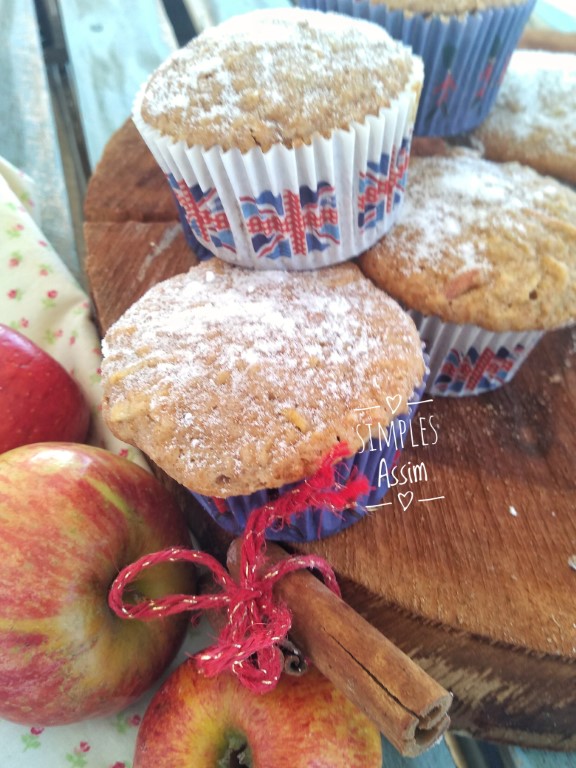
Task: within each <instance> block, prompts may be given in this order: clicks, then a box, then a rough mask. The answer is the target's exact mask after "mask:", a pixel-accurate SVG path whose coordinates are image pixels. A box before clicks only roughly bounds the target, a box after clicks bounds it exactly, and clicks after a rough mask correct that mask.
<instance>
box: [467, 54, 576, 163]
mask: <svg viewBox="0 0 576 768" xmlns="http://www.w3.org/2000/svg"><path fill="white" fill-rule="evenodd" d="M575 109H576V55H575V54H573V53H552V52H548V51H530V50H518V51H515V53H514V54H513V56H512V58H511V60H510V65H509V68H508V71H507V73H506V76H505V78H504V81H503V83H502V87H501V89H500V91H499V94H498V98H497V100H496V103H495V105H494V107H493V109H492V111H491V112H490V114H489V116H488V118H487V120H486V122H485V124H484V125H483V126H482V127H481V128H480V130H479V135H480V136H482V135H484V134H487V133H488V134H489V133H492V132H495V133H497V134H498V133H499V134H503V135H506V136H508V137H509V139H508V141H510V142H512V143H514V142H515V141H524V140H526V139H528V138H529V137H531V136H535V135H536V134H538V143H539V144H540V146H541V147H542V146H545V145H546V144H548V145H549V146H550V147H551V148H553V149H554V151H555V152H562V151H565V152H567V153H568V156H567V158H566V160H567V162H574V158H573V157H572V158H570V156H569V150H570V147H571V146H572V147H573V146H574V127H573V126H574V112H575ZM570 137H572V139H570ZM540 151H542V149H541V150H540Z"/></svg>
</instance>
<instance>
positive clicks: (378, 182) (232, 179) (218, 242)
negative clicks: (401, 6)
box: [133, 8, 423, 269]
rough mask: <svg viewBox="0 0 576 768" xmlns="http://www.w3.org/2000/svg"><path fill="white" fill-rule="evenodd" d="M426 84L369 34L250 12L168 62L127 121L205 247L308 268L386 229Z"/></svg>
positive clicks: (418, 66)
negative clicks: (158, 165) (155, 160)
mask: <svg viewBox="0 0 576 768" xmlns="http://www.w3.org/2000/svg"><path fill="white" fill-rule="evenodd" d="M422 81H423V67H422V61H421V60H420V59H419V58H417V57H415V56H412V54H411V52H410V50H409V49H408V48H406V47H405V46H404V45H402V44H401V43H398V42H397V41H394V40H392V38H391V37H390V36H389V35H388V34H387V33H386V32H385V31H384V30H383V29H381V28H380V27H378V26H376V25H374V24H370V23H369V22H366V21H362V20H354V21H350V20H349V19H344V18H343V17H342V16H341V15H338V14H328V15H327V14H322V13H320V12H316V11H302V10H298V9H295V8H291V9H284V10H281V9H271V10H262V11H254V12H252V13H247V14H243V15H241V16H238V17H233V18H231V19H228V20H227V21H226V22H224V23H222V24H220V25H219V26H217V27H213V28H210V29H207V30H206V31H205V32H203V33H202V34H201V35H199V36H198V37H196V38H194V39H193V40H191V42H190V43H189V44H188V45H187V46H186V47H184V48H182V49H180V50H178V51H176V52H175V53H174V54H173V55H172V56H171V57H170V58H169V59H168V60H167V61H166V62H164V63H163V64H162V65H161V66H160V67H159V69H158V70H157V71H156V72H154V73H153V74H152V75H151V77H150V79H149V80H148V82H147V83H146V84H145V85H144V86H143V88H142V89H141V91H140V93H139V95H138V97H137V99H136V102H135V105H134V110H133V120H134V123H135V125H136V126H137V128H138V130H139V131H140V132H141V134H142V136H143V138H144V140H145V141H146V143H147V144H148V146H149V147H150V149H151V151H152V152H153V154H154V156H155V158H156V159H157V161H158V163H159V164H160V166H161V167H162V169H163V171H164V173H165V174H166V176H167V178H168V181H169V183H170V186H171V188H172V191H173V193H174V196H175V199H176V201H177V204H178V206H179V209H180V211H181V215H182V217H183V219H184V222H183V223H184V225H185V229H188V233H189V234H192V235H193V236H194V238H195V239H197V240H198V241H199V242H200V243H201V244H202V245H203V246H205V247H206V248H208V249H209V250H210V251H211V252H212V253H214V254H215V255H217V256H219V257H220V258H222V259H224V260H226V261H228V262H231V263H235V264H239V265H242V266H248V267H256V268H262V269H310V268H316V267H321V266H326V265H329V264H333V263H337V262H341V261H344V260H347V259H350V258H352V257H353V256H355V255H357V254H358V253H360V252H361V251H363V250H365V249H366V248H367V247H369V246H370V245H371V244H373V243H374V242H376V241H377V240H378V238H379V237H381V236H382V234H384V232H385V231H387V230H388V229H389V228H390V226H392V224H393V222H394V219H395V217H396V214H397V211H398V209H399V207H400V205H401V202H402V199H403V194H404V186H405V183H406V176H407V167H408V159H409V153H410V141H411V136H412V127H413V124H414V119H415V116H416V110H417V104H418V98H419V94H420V89H421V86H422Z"/></svg>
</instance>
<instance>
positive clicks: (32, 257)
mask: <svg viewBox="0 0 576 768" xmlns="http://www.w3.org/2000/svg"><path fill="white" fill-rule="evenodd" d="M0 323H4V325H9V326H11V327H12V328H15V329H16V330H18V331H20V333H23V334H24V335H25V336H27V337H28V338H29V339H31V340H32V341H34V342H35V343H36V344H38V346H40V347H42V349H44V350H45V351H46V352H48V353H49V354H50V355H52V357H54V358H55V359H56V360H58V362H59V363H60V364H61V365H63V366H64V368H66V370H67V371H68V372H69V373H71V374H72V376H73V377H74V378H75V379H76V381H77V382H78V384H79V385H80V387H81V388H82V390H83V392H84V395H85V396H86V398H87V400H88V402H89V403H90V405H91V411H92V429H91V436H90V442H91V443H92V444H93V445H98V446H101V447H104V448H107V449H108V450H111V451H114V452H115V453H118V454H120V455H122V456H126V457H128V458H130V459H132V460H133V461H136V462H137V463H139V464H141V465H142V466H146V464H145V462H144V459H143V458H142V456H141V454H140V453H139V451H137V450H136V449H134V448H132V447H131V446H128V445H126V444H125V443H122V442H121V441H120V440H117V439H116V438H115V437H114V436H113V435H112V434H111V432H110V431H109V430H108V428H107V427H106V425H105V424H104V421H103V419H102V415H101V412H100V407H101V401H102V390H101V386H100V363H101V360H102V358H101V353H100V340H99V338H98V333H97V331H96V327H95V326H94V324H93V322H92V320H91V315H90V303H89V301H88V297H87V295H86V294H85V292H84V291H83V290H82V289H81V288H80V286H79V285H78V283H77V282H76V280H75V278H74V277H73V276H72V274H71V273H70V271H69V270H68V268H67V267H66V266H65V265H64V263H63V262H62V261H61V259H60V257H59V256H58V254H56V253H55V251H54V249H53V248H52V247H51V245H50V243H48V242H47V240H46V239H45V237H44V235H43V234H42V231H41V230H40V229H39V227H38V224H37V223H36V221H35V220H34V192H33V184H32V181H31V179H30V178H28V177H27V176H25V175H24V174H22V173H21V172H20V171H18V170H17V169H16V168H14V167H13V166H12V165H10V164H9V163H7V162H6V161H5V160H3V159H2V158H0Z"/></svg>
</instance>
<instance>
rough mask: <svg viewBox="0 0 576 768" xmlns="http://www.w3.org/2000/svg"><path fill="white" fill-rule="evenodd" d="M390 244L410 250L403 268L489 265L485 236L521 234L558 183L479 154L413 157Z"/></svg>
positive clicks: (555, 192) (480, 267) (481, 267)
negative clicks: (538, 179) (538, 180)
mask: <svg viewBox="0 0 576 768" xmlns="http://www.w3.org/2000/svg"><path fill="white" fill-rule="evenodd" d="M409 174H410V182H409V185H408V188H407V192H406V197H405V200H404V206H403V208H402V209H401V211H400V214H399V217H398V224H397V226H396V228H395V229H393V230H392V231H391V232H390V233H389V234H388V235H387V236H386V242H387V243H389V244H390V247H393V248H398V249H399V250H400V249H404V250H407V251H408V252H409V253H410V258H409V259H405V260H404V261H403V267H402V268H403V270H404V271H405V273H406V274H409V273H410V272H411V271H413V270H422V269H429V268H431V267H432V268H440V267H444V268H446V267H447V266H448V265H450V266H451V270H452V271H453V272H454V273H456V272H459V271H461V270H471V269H478V270H489V269H490V268H491V265H490V263H489V261H488V260H487V258H486V238H487V236H488V235H489V233H490V232H491V231H493V230H495V229H501V230H502V231H505V232H508V233H509V234H510V235H514V234H516V235H518V236H521V235H522V234H523V233H524V232H525V231H526V228H525V225H524V222H523V220H522V219H523V213H522V212H523V211H525V212H526V214H527V215H529V212H530V211H531V210H532V209H533V208H535V207H536V208H537V207H538V203H539V202H541V201H542V200H544V199H545V198H546V197H552V198H554V197H556V196H557V195H558V188H557V187H555V186H553V185H551V184H548V185H541V184H538V185H535V184H534V180H535V177H534V174H533V172H532V171H530V170H529V169H525V168H523V167H522V166H519V165H516V166H513V165H511V164H508V165H505V166H504V165H498V164H496V163H488V162H486V161H485V160H482V159H480V158H478V157H477V156H476V155H473V154H470V155H466V154H457V155H456V156H454V157H427V158H418V157H415V158H413V159H412V161H411V165H410V171H409Z"/></svg>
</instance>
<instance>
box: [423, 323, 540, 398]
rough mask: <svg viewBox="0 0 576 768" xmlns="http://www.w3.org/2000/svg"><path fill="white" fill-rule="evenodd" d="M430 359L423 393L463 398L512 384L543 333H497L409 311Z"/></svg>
mask: <svg viewBox="0 0 576 768" xmlns="http://www.w3.org/2000/svg"><path fill="white" fill-rule="evenodd" d="M408 314H409V315H410V317H411V318H412V319H413V320H414V322H415V324H416V327H417V328H418V332H419V334H420V338H421V339H422V340H423V341H424V343H425V345H426V351H427V353H428V355H429V356H430V374H429V376H428V383H427V386H426V392H428V393H429V394H430V395H442V396H448V397H465V396H467V395H480V394H482V393H483V392H490V391H492V390H494V389H498V388H499V387H501V386H502V385H503V384H506V383H507V382H509V381H511V380H512V379H513V378H514V376H515V375H516V372H517V371H518V369H519V368H520V366H521V365H522V363H523V362H524V360H525V359H526V358H527V357H528V355H529V354H530V352H531V351H532V350H533V349H534V347H535V346H536V344H537V343H538V341H539V340H540V339H541V338H542V336H543V335H544V331H524V332H518V331H508V332H504V333H497V332H494V331H487V330H485V329H484V328H480V327H478V326H477V325H457V324H455V323H445V322H443V321H442V320H440V319H439V318H437V317H432V316H426V315H422V314H421V313H420V312H416V311H414V310H408Z"/></svg>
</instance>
